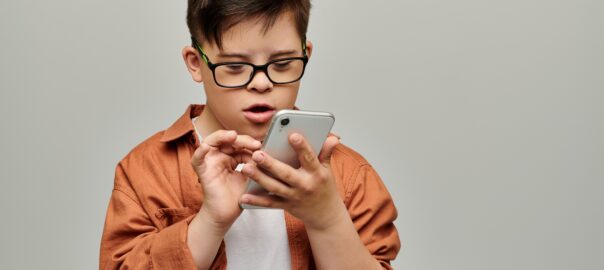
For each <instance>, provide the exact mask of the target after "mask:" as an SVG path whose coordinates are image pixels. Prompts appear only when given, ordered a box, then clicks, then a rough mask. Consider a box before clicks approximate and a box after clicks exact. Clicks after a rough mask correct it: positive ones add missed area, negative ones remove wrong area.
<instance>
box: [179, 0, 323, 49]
mask: <svg viewBox="0 0 604 270" xmlns="http://www.w3.org/2000/svg"><path fill="white" fill-rule="evenodd" d="M310 6H311V4H310V0H189V4H188V7H187V26H188V27H189V32H190V33H191V36H192V37H195V38H196V39H197V40H198V41H199V42H204V41H207V42H214V43H215V44H216V45H217V46H218V48H222V34H223V33H224V32H226V31H227V30H229V28H231V27H233V26H234V25H236V24H238V23H240V22H241V21H243V20H246V19H250V18H258V19H259V20H262V21H263V23H264V31H268V30H269V29H270V28H271V27H272V26H273V24H274V23H275V21H276V20H277V18H278V17H279V16H280V15H281V14H284V13H286V12H291V14H292V15H293V18H294V21H295V24H296V28H297V30H298V34H299V35H300V38H302V40H304V39H305V38H306V31H307V29H308V17H309V15H310Z"/></svg>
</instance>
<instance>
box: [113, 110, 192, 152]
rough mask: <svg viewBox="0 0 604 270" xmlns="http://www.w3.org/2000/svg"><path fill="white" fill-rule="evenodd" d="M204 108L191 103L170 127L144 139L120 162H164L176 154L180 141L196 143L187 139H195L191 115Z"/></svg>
mask: <svg viewBox="0 0 604 270" xmlns="http://www.w3.org/2000/svg"><path fill="white" fill-rule="evenodd" d="M202 109H203V105H200V104H190V105H189V106H188V107H187V109H186V111H185V112H184V114H182V115H181V116H180V117H179V118H178V119H177V120H176V121H175V122H174V123H173V124H172V125H171V126H170V127H168V128H167V129H164V130H161V131H158V132H156V133H155V134H153V135H151V136H150V137H148V138H146V139H144V140H143V141H142V142H140V143H139V144H138V145H136V146H135V147H134V148H132V150H130V152H128V154H126V156H124V158H122V160H121V161H120V162H121V163H124V162H132V161H142V160H144V159H153V160H154V161H156V162H162V161H163V160H164V159H165V157H170V156H175V155H176V151H177V147H178V144H179V143H191V144H193V143H194V142H193V141H190V140H186V139H187V138H188V139H193V136H192V135H191V132H193V124H192V122H191V117H194V116H197V115H199V114H200V113H201V110H202ZM185 135H188V136H185ZM183 140H185V141H183Z"/></svg>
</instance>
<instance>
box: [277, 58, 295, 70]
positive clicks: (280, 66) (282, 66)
mask: <svg viewBox="0 0 604 270" xmlns="http://www.w3.org/2000/svg"><path fill="white" fill-rule="evenodd" d="M291 63H292V60H285V61H279V62H275V63H273V64H272V66H273V68H274V69H276V70H285V69H288V68H289V67H290V66H291Z"/></svg>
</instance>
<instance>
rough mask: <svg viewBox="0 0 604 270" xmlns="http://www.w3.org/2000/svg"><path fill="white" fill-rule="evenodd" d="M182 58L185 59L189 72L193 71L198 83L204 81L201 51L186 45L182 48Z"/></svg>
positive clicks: (192, 75) (192, 73) (193, 76)
mask: <svg viewBox="0 0 604 270" xmlns="http://www.w3.org/2000/svg"><path fill="white" fill-rule="evenodd" d="M182 58H183V60H185V65H187V69H188V70H189V73H191V78H192V79H193V80H194V81H196V82H198V83H201V82H203V76H202V75H201V66H202V62H201V57H200V55H199V52H197V50H195V48H193V47H191V46H186V47H184V48H183V49H182Z"/></svg>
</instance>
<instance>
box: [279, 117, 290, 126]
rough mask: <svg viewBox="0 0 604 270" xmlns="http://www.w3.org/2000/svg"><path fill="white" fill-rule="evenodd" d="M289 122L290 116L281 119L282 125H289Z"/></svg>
mask: <svg viewBox="0 0 604 270" xmlns="http://www.w3.org/2000/svg"><path fill="white" fill-rule="evenodd" d="M288 124H289V118H285V119H282V120H281V125H282V126H287V125H288Z"/></svg>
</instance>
